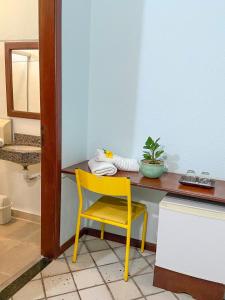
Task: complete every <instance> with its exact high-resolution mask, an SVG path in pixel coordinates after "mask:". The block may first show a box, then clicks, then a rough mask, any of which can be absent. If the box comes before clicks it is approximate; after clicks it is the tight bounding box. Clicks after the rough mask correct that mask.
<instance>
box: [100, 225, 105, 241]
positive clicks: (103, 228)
mask: <svg viewBox="0 0 225 300" xmlns="http://www.w3.org/2000/svg"><path fill="white" fill-rule="evenodd" d="M104 230H105V224H104V223H101V240H103V239H104Z"/></svg>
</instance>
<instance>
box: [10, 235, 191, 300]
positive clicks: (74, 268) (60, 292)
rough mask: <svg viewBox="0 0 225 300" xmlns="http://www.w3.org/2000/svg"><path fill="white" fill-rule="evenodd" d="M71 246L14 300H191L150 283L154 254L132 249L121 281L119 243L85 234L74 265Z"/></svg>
mask: <svg viewBox="0 0 225 300" xmlns="http://www.w3.org/2000/svg"><path fill="white" fill-rule="evenodd" d="M72 252H73V247H71V248H69V249H68V250H67V251H65V253H64V254H63V255H62V256H61V257H60V258H59V259H57V260H55V261H53V262H52V263H50V264H49V265H48V266H47V267H46V268H45V269H44V270H43V271H42V272H41V273H40V274H38V275H37V276H36V277H35V278H34V279H33V280H32V281H30V282H29V283H28V284H27V285H26V286H25V287H23V288H22V289H21V290H20V291H18V292H17V293H16V294H15V295H14V296H13V300H33V299H49V300H80V299H81V300H132V299H139V300H143V299H145V300H176V299H177V300H188V299H189V300H190V299H193V298H192V297H191V296H188V295H185V294H173V293H171V292H168V291H164V290H161V289H158V288H156V287H153V286H152V278H153V268H154V262H155V255H154V253H152V252H150V251H145V252H144V253H143V254H141V252H140V251H139V250H138V249H135V248H132V250H131V259H130V275H131V276H130V278H129V281H128V282H124V281H123V270H124V252H125V247H124V246H123V245H122V244H119V243H115V242H110V241H101V240H99V239H95V238H93V237H90V236H85V237H83V238H82V239H81V241H80V249H79V256H78V260H77V263H76V264H73V263H72V262H71V256H72Z"/></svg>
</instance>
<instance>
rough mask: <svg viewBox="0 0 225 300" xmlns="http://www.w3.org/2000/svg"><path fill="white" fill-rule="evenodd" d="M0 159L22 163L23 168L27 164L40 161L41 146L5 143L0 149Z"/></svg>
mask: <svg viewBox="0 0 225 300" xmlns="http://www.w3.org/2000/svg"><path fill="white" fill-rule="evenodd" d="M0 159H3V160H8V161H12V162H15V163H17V164H20V165H22V166H23V167H24V168H25V169H27V167H28V166H29V165H33V164H37V163H40V161H41V147H38V146H30V145H18V144H15V145H7V146H4V147H3V148H1V149H0Z"/></svg>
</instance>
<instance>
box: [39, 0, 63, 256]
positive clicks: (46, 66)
mask: <svg viewBox="0 0 225 300" xmlns="http://www.w3.org/2000/svg"><path fill="white" fill-rule="evenodd" d="M61 14H62V3H61V0H39V48H40V54H39V55H40V90H41V93H40V98H41V135H42V157H41V168H42V172H41V174H42V176H41V227H42V228H41V229H42V230H41V254H42V255H43V256H46V257H50V258H55V257H57V256H58V255H59V253H60V205H61V172H60V170H61V114H62V109H61V101H62V100H61V97H62V95H61V94H62V91H61V89H62V80H61V69H62V68H61Z"/></svg>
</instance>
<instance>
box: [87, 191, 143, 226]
mask: <svg viewBox="0 0 225 300" xmlns="http://www.w3.org/2000/svg"><path fill="white" fill-rule="evenodd" d="M145 210H146V206H145V205H144V204H142V203H139V202H132V216H131V218H132V220H134V219H136V218H137V217H138V216H140V215H141V214H142V213H143V212H144V211H145ZM82 215H83V216H84V217H85V216H87V217H96V218H100V219H102V220H104V219H105V220H107V221H109V220H110V221H113V222H116V223H120V224H123V225H126V224H127V200H124V199H121V198H116V197H110V196H103V197H101V198H100V199H98V200H97V201H96V202H95V203H94V204H93V205H91V206H90V207H89V208H88V209H87V210H86V211H84V212H83V213H82Z"/></svg>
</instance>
